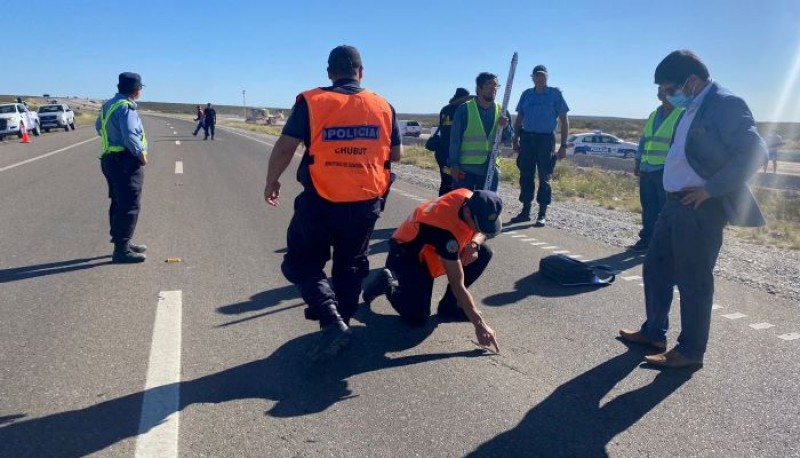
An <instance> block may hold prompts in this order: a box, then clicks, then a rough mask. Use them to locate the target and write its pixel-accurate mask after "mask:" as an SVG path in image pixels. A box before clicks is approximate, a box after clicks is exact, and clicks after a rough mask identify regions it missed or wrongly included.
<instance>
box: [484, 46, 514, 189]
mask: <svg viewBox="0 0 800 458" xmlns="http://www.w3.org/2000/svg"><path fill="white" fill-rule="evenodd" d="M516 71H517V53H516V52H514V56H513V57H512V58H511V68H509V69H508V79H507V80H506V91H505V94H503V107H502V108H501V111H500V116H505V115H506V112H507V111H508V99H509V98H511V86H512V85H513V84H514V73H516ZM508 122H511V120H510V119H509V120H508ZM499 127H500V126H498V129H497V133H496V134H495V135H494V146H492V154H490V155H489V161H488V163H487V165H488V168H489V169H488V171H487V172H486V183H484V184H483V189H490V188H491V186H492V179H493V178H494V167H495V162H497V155H498V154H500V141H501V140H502V139H503V131H504V130H505V129H500V128H499Z"/></svg>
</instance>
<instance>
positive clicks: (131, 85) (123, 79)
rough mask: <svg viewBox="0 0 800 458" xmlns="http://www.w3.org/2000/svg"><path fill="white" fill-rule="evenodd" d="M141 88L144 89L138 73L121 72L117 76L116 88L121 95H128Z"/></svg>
mask: <svg viewBox="0 0 800 458" xmlns="http://www.w3.org/2000/svg"><path fill="white" fill-rule="evenodd" d="M141 87H144V84H142V77H141V76H139V74H138V73H133V72H123V73H120V74H119V84H117V88H118V89H119V91H120V92H121V93H123V94H129V93H131V92H133V91H135V90H137V89H139V88H141Z"/></svg>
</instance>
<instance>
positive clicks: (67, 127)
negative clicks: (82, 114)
mask: <svg viewBox="0 0 800 458" xmlns="http://www.w3.org/2000/svg"><path fill="white" fill-rule="evenodd" d="M64 132H69V124H66V123H64Z"/></svg>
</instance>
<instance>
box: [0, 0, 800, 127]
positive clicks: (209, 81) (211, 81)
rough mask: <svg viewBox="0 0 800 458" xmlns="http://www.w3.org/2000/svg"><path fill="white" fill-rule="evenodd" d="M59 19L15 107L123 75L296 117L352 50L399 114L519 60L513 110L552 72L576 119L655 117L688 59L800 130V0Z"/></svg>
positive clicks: (85, 4) (35, 29)
mask: <svg viewBox="0 0 800 458" xmlns="http://www.w3.org/2000/svg"><path fill="white" fill-rule="evenodd" d="M45 4H46V5H47V6H46V7H42V6H39V7H37V9H36V11H26V12H25V13H24V20H22V21H21V23H22V24H24V25H23V26H20V27H16V26H15V29H16V30H17V32H15V34H20V35H22V36H24V37H25V39H24V40H23V41H24V42H26V45H25V49H24V51H23V52H21V53H10V52H9V53H7V54H6V56H5V58H4V61H5V62H6V65H4V69H3V71H2V72H0V93H3V94H42V93H50V94H54V95H62V96H66V95H77V96H88V97H93V98H106V97H110V96H111V95H113V93H114V91H115V85H116V77H117V74H118V73H119V72H121V71H136V72H139V73H141V74H142V78H143V80H144V82H145V84H146V85H147V87H146V88H145V92H144V95H143V98H142V100H149V101H167V102H188V103H204V102H207V101H208V102H212V103H218V104H241V103H242V89H245V90H246V91H247V92H246V96H247V104H248V105H251V106H272V107H287V108H288V107H290V106H291V104H292V103H293V101H294V97H295V95H296V94H297V93H298V92H300V91H303V90H305V89H308V88H311V87H314V86H321V85H327V84H328V82H327V78H326V73H325V67H326V59H327V55H328V52H329V51H330V50H331V48H333V47H334V46H336V45H339V44H350V45H353V46H356V47H357V48H359V49H360V50H361V54H362V58H363V62H364V81H363V84H364V86H365V87H368V88H370V89H373V90H375V91H377V92H378V93H380V94H382V95H384V96H385V97H386V98H387V99H388V100H389V101H390V102H391V103H392V104H393V105H394V106H395V108H396V109H397V111H399V112H403V113H432V112H438V110H439V109H440V108H441V106H442V105H444V104H445V103H446V101H447V100H448V99H449V98H450V97H451V96H452V94H453V92H454V91H455V88H456V87H458V86H463V87H466V88H468V89H470V90H471V91H472V90H474V85H475V84H474V78H475V76H476V75H477V74H478V73H479V72H481V71H491V72H494V73H498V74H499V75H500V80H501V83H504V82H505V81H504V80H505V79H506V75H507V73H508V66H509V62H510V59H511V55H512V53H513V52H514V51H517V52H518V53H519V67H518V71H517V77H516V80H515V84H514V88H513V91H512V95H511V109H512V110H513V108H514V106H515V105H516V101H517V100H518V98H519V95H520V93H521V92H522V90H523V89H525V88H527V87H529V86H531V80H530V78H529V75H530V72H531V69H532V68H533V66H534V65H536V64H539V63H542V64H545V65H547V67H548V69H549V70H550V85H552V86H558V87H560V88H561V89H562V90H563V92H564V96H565V98H566V100H567V102H568V104H569V105H570V108H571V112H570V114H573V115H595V116H619V117H635V118H644V117H647V115H648V114H649V112H650V111H651V110H652V109H653V108H654V107H655V106H656V105H657V103H658V102H657V100H656V97H655V92H656V91H655V86H654V85H653V71H654V69H655V66H656V65H657V64H658V62H659V61H660V60H661V59H662V58H663V57H664V56H665V55H666V54H668V53H669V52H670V51H673V50H675V49H681V48H686V49H691V50H693V51H695V52H696V53H697V54H698V55H699V56H700V57H701V58H703V60H704V61H705V62H706V64H707V65H708V67H709V69H710V71H711V75H712V77H713V78H715V79H716V80H717V81H718V82H720V83H721V84H722V85H724V86H726V87H728V88H729V89H731V90H732V91H734V92H735V93H737V94H738V95H740V96H742V97H743V98H744V99H745V100H746V101H747V103H748V104H749V105H750V107H751V109H752V110H753V112H754V114H755V117H756V119H757V120H758V121H774V120H779V121H796V122H800V78H798V73H800V1H798V0H763V1H760V2H735V1H732V0H727V1H723V0H703V1H701V0H695V1H689V0H677V1H671V2H644V1H641V0H638V1H635V0H607V1H597V2H591V1H569V0H558V1H551V2H538V1H536V2H534V1H530V0H508V1H501V2H488V1H472V0H466V1H458V2H455V1H438V2H437V1H431V2H414V1H402V2H399V1H392V2H385V1H384V2H381V1H376V0H373V1H369V2H367V1H351V2H331V1H326V2H322V1H320V2H312V1H305V0H293V1H284V2H275V1H268V0H260V1H236V0H229V1H227V2H224V1H220V0H216V1H207V0H194V1H168V0H161V1H152V0H139V1H136V2H117V1H107V0H106V1H89V0H72V1H70V2H60V3H51V2H46V3H45ZM7 24H9V25H10V24H14V22H7ZM7 38H8V37H7ZM499 97H502V89H501V92H500V95H499Z"/></svg>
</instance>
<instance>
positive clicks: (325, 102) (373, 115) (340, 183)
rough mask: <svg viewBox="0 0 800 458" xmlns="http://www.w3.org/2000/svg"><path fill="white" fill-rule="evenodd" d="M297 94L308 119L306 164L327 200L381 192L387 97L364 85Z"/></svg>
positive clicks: (388, 125) (388, 128) (388, 127)
mask: <svg viewBox="0 0 800 458" xmlns="http://www.w3.org/2000/svg"><path fill="white" fill-rule="evenodd" d="M303 97H304V98H305V100H306V103H307V104H308V116H309V121H310V124H311V142H310V144H309V146H308V151H307V152H306V153H307V154H308V155H309V156H311V160H310V161H309V166H308V168H309V172H310V175H311V181H312V183H313V184H314V188H315V189H316V191H317V193H318V194H319V195H320V196H321V197H322V198H324V199H326V200H329V201H331V202H361V201H365V200H370V199H375V198H378V197H381V196H383V195H384V194H385V193H386V190H387V189H388V188H389V156H390V151H389V150H390V148H391V134H392V108H391V106H389V103H388V102H387V101H386V100H384V99H383V98H382V97H381V96H379V95H377V94H375V93H373V92H369V91H361V92H359V93H357V94H349V95H348V94H340V93H338V92H333V91H326V90H323V89H312V90H310V91H306V92H303Z"/></svg>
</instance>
